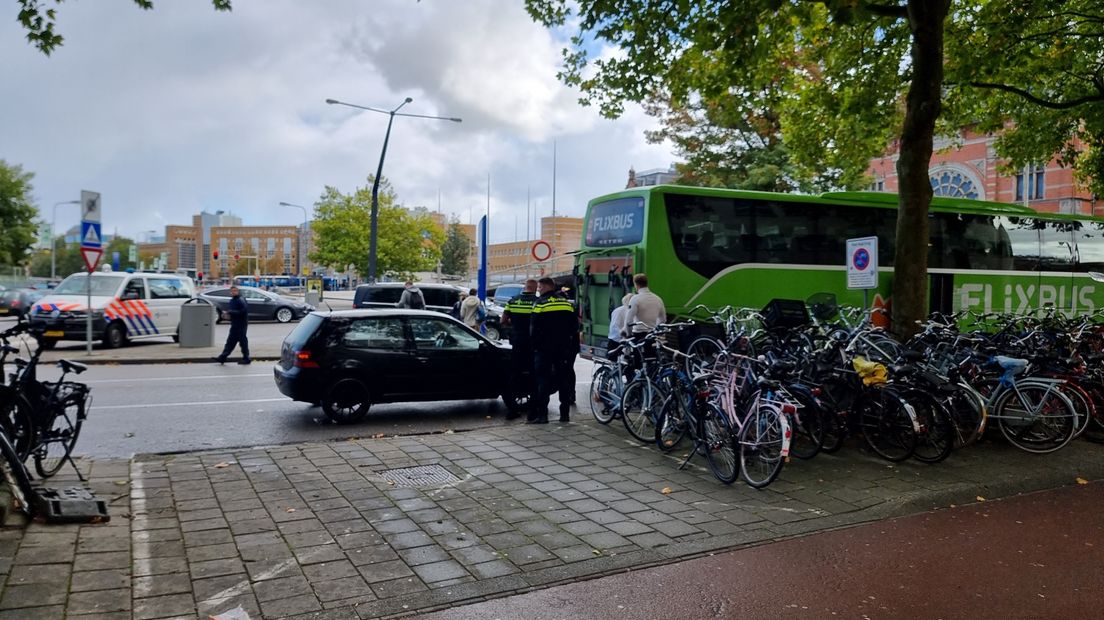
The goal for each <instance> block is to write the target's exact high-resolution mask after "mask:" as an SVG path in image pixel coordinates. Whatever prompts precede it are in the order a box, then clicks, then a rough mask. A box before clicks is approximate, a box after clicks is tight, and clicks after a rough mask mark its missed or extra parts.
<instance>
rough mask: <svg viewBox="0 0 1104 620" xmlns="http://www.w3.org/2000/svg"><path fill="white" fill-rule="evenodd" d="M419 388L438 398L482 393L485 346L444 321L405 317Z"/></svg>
mask: <svg viewBox="0 0 1104 620" xmlns="http://www.w3.org/2000/svg"><path fill="white" fill-rule="evenodd" d="M407 321H408V323H409V324H410V332H411V335H412V336H413V340H414V354H415V359H416V360H417V362H418V365H419V368H420V370H421V371H422V376H423V382H422V385H423V388H424V389H426V390H427V391H430V392H432V393H433V394H435V395H436V396H437V397H438V398H474V397H477V396H483V395H484V394H485V393H486V391H487V390H486V383H487V381H486V378H485V377H484V376H483V373H484V372H485V371H486V370H487V368H486V360H485V358H486V357H487V356H486V351H484V349H483V347H484V345H485V344H486V343H485V342H484V341H483V340H482V339H481V338H479V337H478V336H476V335H475V334H473V333H472V332H471V330H469V329H467V328H466V327H464V326H463V325H461V324H459V323H457V322H456V321H452V320H449V319H447V318H444V317H442V318H439V319H437V318H432V317H408V318H407Z"/></svg>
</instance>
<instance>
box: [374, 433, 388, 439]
mask: <svg viewBox="0 0 1104 620" xmlns="http://www.w3.org/2000/svg"><path fill="white" fill-rule="evenodd" d="M386 436H387V435H384V434H383V433H376V434H375V435H372V439H383V438H384V437H386Z"/></svg>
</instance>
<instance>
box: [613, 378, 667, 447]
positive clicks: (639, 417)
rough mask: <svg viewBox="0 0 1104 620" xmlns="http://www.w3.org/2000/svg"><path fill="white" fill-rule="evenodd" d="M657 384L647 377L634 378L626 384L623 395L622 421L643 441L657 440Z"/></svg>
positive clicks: (630, 431)
mask: <svg viewBox="0 0 1104 620" xmlns="http://www.w3.org/2000/svg"><path fill="white" fill-rule="evenodd" d="M656 401H658V403H662V401H660V400H659V399H658V398H657V392H656V389H655V386H654V385H652V382H651V381H649V380H648V379H647V378H646V377H645V378H639V379H633V380H632V381H631V382H630V383H629V385H627V386H625V393H624V395H622V397H621V421H622V422H624V423H625V430H627V431H629V434H630V435H632V436H633V437H635V438H636V439H637V440H639V441H641V442H643V443H653V442H654V441H655V417H654V416H653V413H652V412H653V410H654V409H655V407H656V406H657V404H658V403H657V402H656Z"/></svg>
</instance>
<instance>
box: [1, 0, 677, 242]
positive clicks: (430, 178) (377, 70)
mask: <svg viewBox="0 0 1104 620" xmlns="http://www.w3.org/2000/svg"><path fill="white" fill-rule="evenodd" d="M59 17H60V20H59V28H60V29H61V32H62V33H63V34H64V35H65V37H66V41H65V45H64V46H63V47H62V48H60V49H59V50H58V51H57V52H55V54H54V55H52V56H50V57H48V58H47V57H43V56H42V55H41V54H39V53H38V52H37V51H35V50H34V49H32V48H31V47H30V46H29V45H27V44H26V42H25V40H24V38H23V33H22V32H21V31H20V29H19V28H18V25H17V24H15V23H14V21H7V22H2V23H0V55H2V56H3V57H4V58H5V62H4V63H3V65H2V66H0V76H2V77H3V80H4V83H5V84H6V85H8V88H7V89H6V91H7V95H8V96H6V97H5V98H3V99H0V136H2V137H0V158H3V159H6V160H7V161H10V162H14V163H20V164H22V165H24V167H25V168H26V169H27V170H30V171H33V172H35V173H36V178H35V188H36V192H35V193H36V198H37V200H38V203H39V205H40V206H41V208H42V210H43V212H44V213H47V214H48V213H50V212H51V211H52V209H51V206H52V204H53V203H54V202H58V201H63V200H71V199H73V198H74V197H75V196H76V195H77V194H78V192H79V191H80V190H81V189H91V190H96V191H100V192H101V193H102V194H103V196H104V198H103V200H104V206H105V215H104V225H105V227H106V228H108V229H118V230H119V232H120V233H123V234H128V235H131V236H133V235H137V234H138V233H139V232H140V231H144V230H149V229H151V228H159V227H160V226H161V225H162V221H160V219H159V217H158V216H159V215H163V216H164V218H165V219H166V220H168V221H169V222H170V223H189V222H190V221H191V215H192V214H194V213H196V212H198V211H199V210H201V209H208V210H215V209H224V210H229V211H233V212H234V213H236V214H239V215H241V216H242V217H243V219H244V220H245V223H247V224H264V223H276V222H281V223H295V222H296V221H298V220H299V218H300V217H301V214H300V212H299V211H297V210H294V209H285V208H280V207H278V206H277V203H278V202H279V201H288V202H293V203H299V204H311V203H312V202H313V201H314V200H315V199H316V197H317V196H318V195H319V194H320V193H321V192H322V189H323V187H324V186H326V185H332V186H336V187H338V188H339V189H341V190H342V191H351V190H353V189H354V187H356V186H358V185H359V186H363V185H365V184H366V178H367V176H368V175H369V174H370V173H374V172H375V169H376V166H377V164H378V163H379V156H380V150H381V147H382V144H383V138H384V132H385V130H386V127H387V120H388V119H387V117H386V115H383V114H375V113H372V112H361V111H356V110H353V109H350V108H344V107H341V106H327V105H326V104H325V103H324V100H325V99H327V98H335V99H340V100H344V101H350V102H353V103H357V104H362V105H367V106H372V107H383V108H391V107H394V106H395V105H397V104H398V103H399V102H401V101H402V100H403V98H405V97H412V98H413V99H414V101H413V102H412V103H411V104H409V105H407V106H406V107H404V109H403V111H404V112H410V113H413V114H427V115H438V114H439V115H446V116H459V117H462V118H463V119H464V122H463V123H461V124H455V123H449V122H443V121H434V120H428V119H419V118H408V117H398V118H396V119H395V123H394V126H393V128H392V133H391V137H390V142H389V144H388V151H387V158H386V162H385V167H384V175H385V176H386V177H387V178H389V179H390V180H391V182H392V184H393V186H394V187H395V189H396V191H397V192H398V194H399V197H400V199H401V200H402V201H403V202H405V203H406V204H408V205H425V206H428V207H431V208H435V207H436V206H437V200H438V195H440V197H441V204H442V207H443V209H444V210H445V211H447V212H450V213H455V214H458V215H460V216H461V217H462V219H465V220H466V219H467V214H468V213H469V212H473V213H479V212H481V211H482V210H483V209H485V208H486V184H487V176H488V175H490V178H491V211H492V217H493V218H495V219H496V222H497V224H496V226H494V227H493V230H494V231H495V232H492V238H493V239H495V240H501V239H504V238H512V232H513V227H514V225H513V221H514V220H515V218H521V220H522V221H521V222H520V224H521V226H520V228H521V231H522V234H523V232H524V217H525V215H524V214H525V207H526V193H527V192H528V193H529V194H530V195H531V197H532V198H531V201H530V203H531V204H533V205H536V206H537V207H539V210H540V212H541V214H547V213H549V212H550V211H551V208H552V150H553V141H555V144H556V150H557V155H558V156H557V162H556V169H557V174H556V179H557V184H556V207H557V211H558V212H561V213H566V214H571V215H581V214H582V212H583V209H584V208H585V204H586V201H587V200H588V199H590V198H592V197H594V196H597V195H600V194H603V193H606V192H609V191H615V190H618V189H620V188H621V187H623V186H624V182H625V178H626V173H627V170H628V168H629V166H630V165H635V166H636V168H637V169H642V168H651V167H657V166H666V165H667V164H668V163H669V162H670V161H671V160H672V156H671V153H670V148H669V146H667V145H651V144H647V143H646V142H645V140H644V137H643V130H644V129H646V128H649V127H652V126H653V124H654V121H653V120H652V119H650V118H648V117H647V116H645V115H644V114H643V113H642V112H640V110H639V109H638V108H630V109H629V110H628V112H627V113H626V115H625V116H624V117H623V118H622V119H620V120H618V121H609V120H605V119H602V118H600V117H599V115H598V113H597V111H596V110H594V109H592V108H583V107H580V106H579V105H578V104H577V103H576V100H577V93H575V92H573V91H572V90H571V89H569V88H567V87H565V86H563V85H562V84H560V83H559V82H558V81H557V79H556V77H555V73H556V71H557V69H558V67H559V62H560V49H561V47H562V45H563V41H562V40H560V39H558V38H557V37H558V36H560V35H559V33H552V32H549V31H547V30H546V29H544V28H541V27H539V26H537V25H536V24H534V23H533V22H532V21H531V20H530V19H529V17H528V16H527V14H526V13H525V12H524V9H523V8H522V6H521V4H520V3H518V2H515V1H513V0H466V1H465V2H453V1H447V0H437V1H432V0H423V1H422V2H417V3H412V2H408V1H405V0H401V1H400V0H390V1H380V2H372V3H364V2H359V1H355V0H330V1H328V2H326V3H304V2H296V1H294V0H266V2H263V3H261V2H245V1H243V2H238V3H235V8H234V11H233V12H232V13H217V12H215V11H213V10H212V9H211V7H210V5H209V3H206V2H190V3H173V2H160V3H157V5H156V9H154V10H153V11H148V12H147V11H141V10H139V9H137V8H136V7H134V6H132V5H131V3H129V2H122V1H118V2H112V3H107V2H78V3H65V4H63V5H61V6H60V8H59ZM59 216H60V217H59V228H62V227H64V226H65V224H66V222H67V221H68V220H67V219H66V218H72V219H75V218H76V212H75V209H73V210H72V213H68V214H66V212H65V211H63V210H59Z"/></svg>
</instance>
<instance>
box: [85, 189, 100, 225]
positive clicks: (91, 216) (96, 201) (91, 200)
mask: <svg viewBox="0 0 1104 620" xmlns="http://www.w3.org/2000/svg"><path fill="white" fill-rule="evenodd" d="M100 208H101V205H100V193H99V192H90V191H88V190H81V221H84V222H99V221H100Z"/></svg>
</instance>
